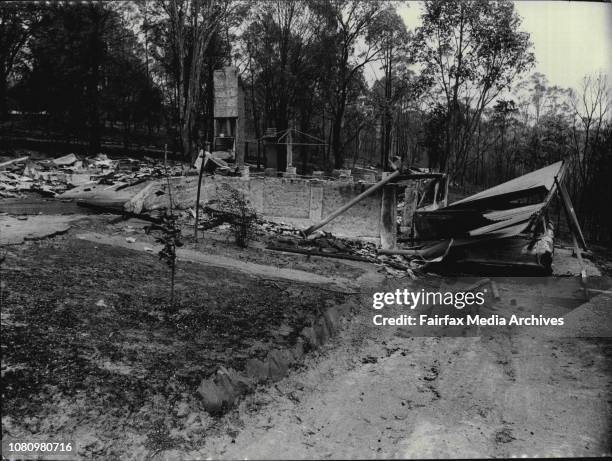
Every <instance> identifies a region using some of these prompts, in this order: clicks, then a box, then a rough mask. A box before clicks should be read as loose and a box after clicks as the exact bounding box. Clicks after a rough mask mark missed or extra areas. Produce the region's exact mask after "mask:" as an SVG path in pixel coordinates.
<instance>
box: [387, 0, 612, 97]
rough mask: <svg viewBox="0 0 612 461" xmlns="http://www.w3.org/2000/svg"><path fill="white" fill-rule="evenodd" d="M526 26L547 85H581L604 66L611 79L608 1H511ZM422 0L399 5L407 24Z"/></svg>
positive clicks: (611, 9) (611, 6) (415, 18)
mask: <svg viewBox="0 0 612 461" xmlns="http://www.w3.org/2000/svg"><path fill="white" fill-rule="evenodd" d="M514 4H515V9H516V11H517V13H518V14H519V16H521V18H522V19H523V21H522V29H523V30H524V31H525V32H529V34H530V35H531V41H532V43H533V50H534V53H535V57H536V61H537V62H536V67H535V68H534V71H535V72H541V73H543V74H544V75H546V77H547V78H548V81H549V83H550V84H551V85H559V86H562V87H572V88H575V89H577V88H579V86H580V83H581V81H582V78H583V77H584V75H585V74H589V73H596V72H598V71H602V72H604V73H607V74H608V82H609V83H610V84H612V3H603V2H578V1H562V0H554V1H553V0H521V1H515V2H514ZM421 7H422V2H420V1H405V2H404V4H402V5H400V6H399V8H398V13H399V15H400V16H401V17H402V18H403V19H404V22H405V23H406V27H407V28H408V29H409V30H411V29H414V28H415V27H418V25H419V24H420V18H419V16H420V14H421Z"/></svg>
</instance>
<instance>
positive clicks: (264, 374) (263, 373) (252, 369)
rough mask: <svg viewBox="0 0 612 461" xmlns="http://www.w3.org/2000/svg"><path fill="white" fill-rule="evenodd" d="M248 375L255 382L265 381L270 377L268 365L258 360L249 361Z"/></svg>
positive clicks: (247, 365) (247, 366)
mask: <svg viewBox="0 0 612 461" xmlns="http://www.w3.org/2000/svg"><path fill="white" fill-rule="evenodd" d="M246 374H247V376H248V377H250V378H252V379H253V380H255V382H262V381H265V380H266V379H268V375H269V367H268V364H267V363H264V362H262V361H261V360H258V359H249V360H247V363H246Z"/></svg>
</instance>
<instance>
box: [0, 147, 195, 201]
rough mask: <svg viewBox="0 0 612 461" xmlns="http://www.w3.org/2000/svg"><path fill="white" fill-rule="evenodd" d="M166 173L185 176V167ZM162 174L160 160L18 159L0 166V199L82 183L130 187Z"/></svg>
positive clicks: (47, 193) (55, 192)
mask: <svg viewBox="0 0 612 461" xmlns="http://www.w3.org/2000/svg"><path fill="white" fill-rule="evenodd" d="M168 172H169V173H170V174H171V175H181V174H184V166H183V165H182V164H171V165H169V166H168ZM164 174H165V171H164V163H163V161H158V160H155V159H152V158H149V157H144V158H143V159H142V160H135V159H131V158H122V159H119V160H114V159H110V158H108V157H107V156H106V155H105V154H98V155H96V156H93V157H85V158H82V159H79V157H77V156H76V155H75V154H68V155H64V156H62V157H59V158H56V159H46V160H32V159H30V158H29V157H21V158H18V159H14V160H9V161H7V162H4V163H1V164H0V197H20V196H23V195H24V193H26V192H37V193H40V194H42V195H45V196H50V197H55V196H56V195H58V194H61V193H62V192H65V191H67V190H70V189H72V188H74V187H77V186H81V185H84V184H107V185H113V184H126V185H133V184H135V183H137V182H141V181H144V180H146V179H149V178H160V177H162V176H164Z"/></svg>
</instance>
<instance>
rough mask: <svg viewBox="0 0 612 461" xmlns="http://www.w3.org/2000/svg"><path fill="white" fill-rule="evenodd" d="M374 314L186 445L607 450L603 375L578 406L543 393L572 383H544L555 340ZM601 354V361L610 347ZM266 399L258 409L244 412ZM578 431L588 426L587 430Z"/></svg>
mask: <svg viewBox="0 0 612 461" xmlns="http://www.w3.org/2000/svg"><path fill="white" fill-rule="evenodd" d="M369 314H370V312H367V311H366V312H364V313H363V314H361V315H359V316H358V317H357V318H356V319H354V321H353V322H352V326H351V327H350V328H349V329H347V330H345V331H344V332H342V333H341V335H340V337H338V338H336V339H335V340H334V341H333V342H332V343H331V344H330V345H329V346H328V347H327V348H326V349H325V350H324V351H323V352H322V353H321V354H320V355H318V356H315V357H311V358H309V359H308V360H307V361H306V363H305V368H303V369H302V370H300V371H298V372H296V373H294V374H293V375H292V376H290V377H289V378H287V379H285V380H284V381H282V382H280V383H278V385H277V386H276V387H275V388H274V389H272V390H270V391H266V390H265V389H262V390H260V391H259V392H257V393H255V394H254V395H252V396H249V397H248V398H247V399H245V402H243V404H242V405H241V406H240V408H239V409H238V410H237V411H236V412H234V413H233V414H232V415H228V417H227V418H225V419H224V420H222V421H220V422H219V424H218V425H217V426H216V429H215V431H214V433H211V434H210V436H209V437H208V438H207V440H206V443H205V445H204V447H203V449H201V450H199V451H197V452H194V453H190V454H189V455H190V456H193V457H203V456H204V457H206V456H212V457H221V458H228V459H229V458H245V457H248V458H255V459H257V458H278V457H279V456H281V455H282V456H283V457H288V458H330V457H333V458H341V457H345V458H375V457H389V458H412V457H419V458H427V457H493V456H520V455H524V454H527V455H532V456H534V455H536V454H539V455H541V456H542V455H546V454H553V453H554V454H555V455H557V456H559V455H563V454H569V455H574V456H576V455H585V454H591V455H594V454H599V455H601V454H602V453H604V452H605V450H606V443H607V429H608V426H607V416H606V415H607V413H606V412H605V408H603V407H601V403H602V398H601V395H600V394H597V392H598V389H599V390H601V388H605V385H604V383H603V381H599V382H597V383H594V386H593V387H594V389H591V388H589V389H586V390H583V391H582V393H581V394H578V393H576V392H575V393H574V394H576V395H577V398H578V401H579V402H581V405H583V407H582V408H581V406H580V405H574V404H568V403H567V402H566V401H565V400H564V399H563V398H562V397H560V396H558V395H557V396H556V397H554V398H552V400H551V401H548V400H546V399H547V398H551V396H554V394H555V393H556V394H559V393H563V392H567V390H568V383H569V382H564V383H561V381H555V384H554V385H551V384H550V383H548V382H547V380H550V379H553V380H554V379H555V378H554V376H555V374H557V372H556V371H555V370H557V369H558V367H559V366H560V364H559V363H558V362H557V359H555V358H554V357H553V356H552V355H550V353H549V351H548V350H547V351H546V353H540V354H539V355H537V354H538V353H537V352H536V355H534V352H535V351H541V350H542V348H543V347H544V345H543V344H542V341H540V340H538V338H525V337H523V336H522V335H520V334H518V333H517V332H515V331H511V330H507V332H506V334H501V335H500V334H495V335H489V336H480V337H467V338H466V337H413V338H406V337H403V336H397V335H396V332H397V329H396V328H378V329H376V328H374V327H372V326H370V325H371V324H370V323H369V322H371V316H370V315H369ZM398 328H401V327H398ZM598 357H599V359H598V360H599V361H600V363H598V366H603V364H604V357H603V355H602V356H601V357H600V356H598ZM551 358H552V359H553V360H552V361H551V360H550V359H551ZM564 359H565V360H569V359H568V358H567V356H564ZM530 362H531V364H530ZM536 371H539V375H535V376H534V372H536ZM576 372H577V371H576ZM602 376H605V373H604V374H603V375H602ZM569 384H571V383H569ZM587 387H588V386H587ZM598 395H599V397H598ZM542 397H544V399H543V400H542ZM262 401H265V402H266V403H265V404H264V406H263V407H262V406H261V405H256V407H257V408H259V411H256V412H249V411H248V410H247V409H248V408H249V406H251V405H254V404H255V403H257V402H262ZM587 401H588V402H589V404H588V405H587V406H586V407H584V403H586V402H587ZM597 405H599V408H596V406H597ZM568 413H571V414H573V415H574V417H576V415H578V416H577V420H578V421H580V425H581V426H582V427H578V425H577V424H574V423H573V422H572V421H568V420H567V418H568V416H569V414H568ZM568 430H573V431H574V433H573V435H569V436H568V435H567V431H568ZM580 434H589V435H588V440H587V439H585V438H584V437H585V436H583V435H580ZM564 439H565V440H564ZM585 441H586V445H585ZM586 447H588V449H587V448H586Z"/></svg>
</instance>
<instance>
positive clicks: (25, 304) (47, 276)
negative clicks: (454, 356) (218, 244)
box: [1, 219, 347, 457]
mask: <svg viewBox="0 0 612 461" xmlns="http://www.w3.org/2000/svg"><path fill="white" fill-rule="evenodd" d="M119 225H121V224H119ZM83 229H98V230H100V229H106V231H107V232H109V233H113V232H121V230H119V231H117V230H116V228H115V227H114V224H109V223H108V220H107V219H102V220H96V219H93V220H85V221H81V222H80V223H79V225H77V226H76V228H73V229H72V230H71V231H70V232H69V233H68V234H66V235H63V236H57V237H54V238H52V239H48V240H41V241H37V242H28V243H26V244H24V245H12V246H6V247H5V248H4V249H3V255H4V257H5V260H4V262H3V264H2V272H1V273H2V384H3V390H2V399H3V433H10V434H14V435H17V433H21V434H37V433H44V434H57V433H74V431H77V432H78V431H81V432H82V433H85V432H86V430H85V428H89V431H88V432H89V433H90V434H92V433H93V434H96V437H95V440H93V441H92V442H91V444H90V445H91V446H89V447H84V450H83V453H82V454H83V455H85V456H93V457H96V456H99V455H102V454H104V455H105V456H111V457H114V456H120V455H124V454H125V453H124V452H123V451H122V450H123V449H124V448H125V447H123V448H121V447H120V446H119V445H120V444H119V445H118V444H116V443H113V444H109V445H108V446H107V447H105V446H103V443H102V442H101V440H107V441H108V440H117V439H122V438H123V437H124V436H125V434H126V433H128V434H129V433H132V432H133V433H134V434H138V436H140V437H141V438H142V437H144V438H143V440H141V441H140V442H141V443H142V445H143V447H146V449H150V450H155V449H158V448H162V447H166V446H172V447H175V446H177V447H185V446H192V445H194V446H197V444H198V443H197V438H196V439H194V441H193V443H192V440H191V439H190V435H192V434H187V436H185V434H182V435H180V436H177V435H176V434H175V435H170V434H171V432H172V431H173V430H174V431H175V432H176V431H179V430H181V429H182V428H183V425H184V423H185V422H186V421H188V420H189V418H191V420H189V424H190V427H191V428H192V429H194V424H193V423H194V418H196V416H197V419H198V420H199V421H200V422H201V421H202V418H203V419H205V420H207V421H208V419H209V417H208V416H207V415H206V413H205V411H204V410H203V408H202V407H201V406H200V402H199V400H198V398H197V394H196V392H195V390H196V388H197V386H198V385H199V383H200V382H201V380H202V379H203V378H205V377H208V376H210V375H211V374H213V373H214V372H215V371H216V370H217V369H218V367H219V366H224V367H226V368H230V367H231V368H234V369H236V370H242V369H243V368H244V364H245V362H246V360H247V359H248V358H251V357H257V358H263V357H264V356H265V354H266V353H267V352H268V351H269V350H270V349H273V348H283V347H289V346H291V345H293V344H294V343H295V341H296V339H297V335H298V332H299V330H300V329H301V328H303V327H304V326H305V325H306V324H307V323H309V322H310V321H311V319H312V318H314V317H315V316H317V315H319V312H320V310H321V309H322V308H324V307H326V306H329V305H333V304H336V303H344V302H346V301H347V296H346V295H343V294H341V293H336V292H334V291H330V290H329V289H325V288H323V289H317V287H313V286H309V285H304V284H292V283H287V282H286V281H282V280H280V281H279V280H262V279H261V278H258V277H256V276H250V275H248V274H244V273H236V272H234V271H230V270H227V269H223V268H218V267H211V266H203V265H199V264H194V263H190V262H187V261H181V262H180V263H179V265H178V270H177V274H176V280H177V282H176V297H177V299H176V303H175V305H171V304H170V303H169V283H170V278H169V277H170V274H169V268H168V267H166V265H164V264H162V263H161V262H160V261H159V260H158V258H157V255H155V254H148V253H143V252H138V251H132V250H129V249H125V248H121V247H116V246H110V245H104V244H97V243H92V242H88V241H84V240H79V239H76V238H75V234H76V232H78V231H82V230H83ZM141 231H142V229H139V232H141ZM128 235H129V234H128ZM141 238H143V239H144V238H147V237H145V236H144V235H141ZM208 422H209V423H210V421H208ZM204 426H205V424H204ZM204 426H202V427H204ZM195 428H196V429H197V428H200V429H201V427H200V426H198V425H197V424H196V425H195ZM111 445H112V446H111Z"/></svg>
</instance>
